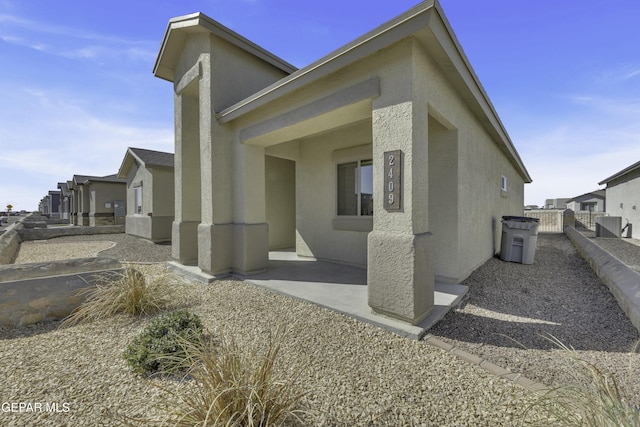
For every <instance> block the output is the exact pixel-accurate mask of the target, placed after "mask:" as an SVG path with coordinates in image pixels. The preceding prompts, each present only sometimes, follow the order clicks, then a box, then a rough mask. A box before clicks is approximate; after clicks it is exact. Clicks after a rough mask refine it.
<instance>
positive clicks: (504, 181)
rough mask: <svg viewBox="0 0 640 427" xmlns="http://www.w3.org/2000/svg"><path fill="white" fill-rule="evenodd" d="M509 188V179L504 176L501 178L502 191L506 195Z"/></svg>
mask: <svg viewBox="0 0 640 427" xmlns="http://www.w3.org/2000/svg"><path fill="white" fill-rule="evenodd" d="M508 188H509V187H508V186H507V177H506V176H504V175H501V176H500V191H504V192H505V193H506V192H507V190H508Z"/></svg>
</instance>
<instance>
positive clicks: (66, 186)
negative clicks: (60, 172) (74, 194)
mask: <svg viewBox="0 0 640 427" xmlns="http://www.w3.org/2000/svg"><path fill="white" fill-rule="evenodd" d="M58 188H59V189H60V191H61V192H62V195H63V196H68V195H69V194H71V191H69V181H67V182H59V183H58Z"/></svg>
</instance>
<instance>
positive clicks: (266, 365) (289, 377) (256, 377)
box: [169, 328, 306, 427]
mask: <svg viewBox="0 0 640 427" xmlns="http://www.w3.org/2000/svg"><path fill="white" fill-rule="evenodd" d="M285 336H286V334H285V332H284V328H279V329H278V331H277V332H276V333H275V334H274V335H273V336H271V337H269V340H268V341H267V343H266V349H265V350H264V353H262V354H261V353H259V352H258V351H256V350H255V349H253V350H250V351H246V352H243V351H241V349H240V348H239V347H238V344H237V343H236V341H235V340H234V339H233V338H230V337H224V336H221V337H220V340H219V342H214V341H213V340H208V341H205V342H202V343H201V344H199V345H192V344H187V354H188V361H189V364H190V369H189V376H190V377H191V378H193V380H194V386H193V387H189V388H187V389H186V390H185V391H184V392H182V393H181V394H180V395H178V396H177V399H176V400H175V401H172V402H171V404H170V406H169V411H170V414H171V417H172V418H174V420H175V422H172V423H171V425H174V426H237V427H240V426H243V427H244V426H247V427H253V426H264V427H266V426H281V425H285V424H287V425H291V424H296V423H297V424H299V425H302V421H301V419H300V415H302V414H303V413H304V412H303V411H302V409H301V408H300V406H301V401H302V398H303V397H304V396H305V395H306V392H304V391H301V387H300V386H299V384H298V378H299V374H300V372H301V371H300V369H297V370H294V371H293V373H289V374H284V373H282V371H281V368H282V367H278V364H277V359H278V354H279V352H280V349H281V345H282V343H283V342H284V339H285Z"/></svg>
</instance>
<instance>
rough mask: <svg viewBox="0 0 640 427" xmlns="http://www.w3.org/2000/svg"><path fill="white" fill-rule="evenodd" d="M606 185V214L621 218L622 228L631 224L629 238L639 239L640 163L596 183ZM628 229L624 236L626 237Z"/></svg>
mask: <svg viewBox="0 0 640 427" xmlns="http://www.w3.org/2000/svg"><path fill="white" fill-rule="evenodd" d="M598 185H606V186H607V187H606V188H605V192H606V194H607V213H608V214H609V215H610V216H619V217H622V226H623V227H624V226H626V225H627V224H631V230H632V231H631V237H633V238H635V239H640V162H637V163H634V164H632V165H631V166H629V167H627V168H625V169H623V170H621V171H620V172H618V173H616V174H614V175H612V176H610V177H609V178H606V179H604V180H602V181H600V182H599V183H598ZM627 232H628V227H627V230H626V231H625V233H623V235H624V236H626V235H627Z"/></svg>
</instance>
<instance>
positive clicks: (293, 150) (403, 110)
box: [154, 1, 531, 324]
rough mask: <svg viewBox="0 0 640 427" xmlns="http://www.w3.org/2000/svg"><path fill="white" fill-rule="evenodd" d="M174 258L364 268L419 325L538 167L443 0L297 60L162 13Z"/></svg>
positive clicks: (214, 269) (477, 256)
mask: <svg viewBox="0 0 640 427" xmlns="http://www.w3.org/2000/svg"><path fill="white" fill-rule="evenodd" d="M154 74H155V75H156V76H157V77H159V78H162V79H165V80H168V81H170V82H172V83H173V91H174V96H175V179H176V181H175V182H176V202H175V208H176V209H175V221H174V223H173V232H172V233H173V246H172V250H173V257H174V258H175V259H176V260H178V261H179V262H180V263H183V264H196V265H197V266H198V267H199V268H200V269H201V270H203V271H205V272H208V273H211V274H213V275H223V274H227V273H237V274H243V275H246V274H251V273H254V272H258V271H262V270H264V269H267V268H268V252H269V249H270V248H278V247H284V246H295V250H296V252H297V253H298V254H299V255H301V256H309V257H315V258H317V259H321V260H328V261H335V262H338V263H346V264H351V265H356V266H361V267H366V268H367V281H368V283H367V286H368V302H369V305H370V306H371V307H372V309H373V310H374V311H375V312H376V313H379V314H383V315H387V316H391V317H394V318H397V319H401V320H403V321H406V322H409V323H412V324H417V323H419V322H420V321H421V320H422V319H424V318H425V317H426V316H427V315H428V314H429V312H430V310H431V308H432V307H433V300H434V298H433V297H434V282H435V280H438V281H442V282H452V283H456V282H459V281H461V280H463V279H464V278H466V277H467V276H468V275H469V274H470V273H471V272H472V271H473V270H474V269H476V268H477V267H478V266H480V265H481V264H483V263H484V262H485V261H486V260H487V259H489V258H491V257H492V256H493V255H494V254H496V253H497V252H498V251H499V250H500V236H501V227H500V219H501V217H502V216H503V215H522V210H523V206H524V183H526V182H531V178H530V177H529V174H528V172H527V170H526V168H525V166H524V165H523V162H522V161H521V159H520V157H519V155H518V153H517V152H516V150H515V148H514V146H513V143H512V142H511V140H510V139H509V136H508V135H507V132H506V130H505V129H504V127H503V125H502V123H501V122H500V119H499V118H498V116H497V114H496V112H495V110H494V108H493V106H492V104H491V102H490V101H489V98H488V96H487V94H486V93H485V91H484V89H483V88H482V86H481V85H480V82H479V80H478V78H477V76H476V75H475V73H474V72H473V69H472V67H471V65H470V64H469V61H468V60H467V58H466V56H465V55H464V52H463V50H462V48H461V46H460V45H459V43H458V41H457V39H456V37H455V35H454V34H453V31H452V29H451V26H450V25H449V23H448V21H447V19H446V18H445V16H444V13H443V11H442V8H441V6H440V4H439V3H438V2H437V1H426V2H423V3H421V4H419V5H418V6H416V7H415V8H413V9H411V10H409V11H408V12H406V13H405V14H403V15H401V16H399V17H397V18H395V19H393V20H391V21H389V22H388V23H386V24H384V25H382V26H380V27H379V28H376V29H375V30H373V31H371V32H369V33H367V34H365V35H363V36H362V37H360V38H358V39H356V40H354V41H353V42H351V43H349V44H348V45H346V46H344V47H342V48H340V49H339V50H337V51H335V52H333V53H331V54H329V55H328V56H326V57H324V58H321V59H319V60H318V61H316V62H314V63H312V64H311V65H309V66H307V67H304V68H302V69H299V70H297V69H296V68H294V67H293V66H291V65H290V64H288V63H287V62H285V61H283V60H282V59H280V58H277V57H276V56H274V55H273V54H271V53H270V52H267V51H266V50H264V49H262V48H260V47H259V46H257V45H256V44H254V43H252V42H251V41H249V40H247V39H245V38H243V37H242V36H240V35H238V34H236V33H234V32H233V31H231V30H230V29H228V28H226V27H224V26H222V25H221V24H219V23H218V22H216V21H214V20H212V19H210V18H209V17H207V16H205V15H203V14H201V13H196V14H192V15H187V16H182V17H178V18H174V19H172V20H171V21H170V22H169V25H168V28H167V30H166V33H165V36H164V39H163V41H162V45H161V50H160V53H159V56H158V59H157V62H156V64H155V68H154Z"/></svg>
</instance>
